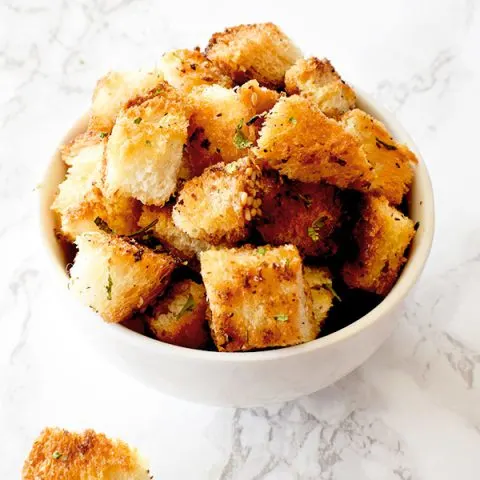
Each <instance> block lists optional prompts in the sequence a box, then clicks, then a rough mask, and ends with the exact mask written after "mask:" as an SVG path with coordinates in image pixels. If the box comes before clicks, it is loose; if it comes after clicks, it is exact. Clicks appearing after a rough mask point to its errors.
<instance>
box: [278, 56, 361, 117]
mask: <svg viewBox="0 0 480 480" xmlns="http://www.w3.org/2000/svg"><path fill="white" fill-rule="evenodd" d="M285 89H286V91H287V93H288V94H289V95H294V94H300V95H302V96H304V97H307V98H308V99H309V100H310V101H311V102H313V103H315V105H317V106H318V108H320V110H321V111H322V112H323V113H324V114H325V115H326V116H327V117H333V118H337V119H338V118H339V117H340V116H341V115H342V114H344V113H345V112H347V111H348V110H351V109H352V108H354V107H355V102H356V95H355V92H354V91H353V89H352V88H351V87H349V86H348V85H347V84H346V83H345V82H344V81H343V80H342V79H341V77H340V75H338V73H337V72H336V71H335V69H334V68H333V66H332V64H331V63H330V62H329V61H328V60H327V59H326V58H325V59H323V60H319V59H318V58H316V57H310V58H308V59H303V58H302V59H300V60H297V62H296V63H295V65H293V66H292V67H291V68H290V69H289V70H288V71H287V73H286V74H285Z"/></svg>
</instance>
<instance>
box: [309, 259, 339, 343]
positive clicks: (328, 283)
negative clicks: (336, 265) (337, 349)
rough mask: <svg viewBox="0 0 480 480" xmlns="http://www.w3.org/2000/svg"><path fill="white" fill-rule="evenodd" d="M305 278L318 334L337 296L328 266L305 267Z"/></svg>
mask: <svg viewBox="0 0 480 480" xmlns="http://www.w3.org/2000/svg"><path fill="white" fill-rule="evenodd" d="M303 278H304V280H305V288H306V289H307V290H308V291H309V293H310V297H311V301H312V312H313V318H314V321H315V326H316V330H317V336H318V333H320V329H321V327H322V324H323V323H324V322H325V320H326V318H327V315H328V311H329V310H330V308H331V306H332V304H333V297H334V296H335V294H334V290H333V287H332V275H331V273H330V271H329V270H328V268H324V267H305V268H304V272H303Z"/></svg>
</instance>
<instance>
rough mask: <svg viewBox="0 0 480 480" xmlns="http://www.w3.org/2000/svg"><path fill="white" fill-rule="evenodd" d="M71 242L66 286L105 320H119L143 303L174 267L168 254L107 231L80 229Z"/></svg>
mask: <svg viewBox="0 0 480 480" xmlns="http://www.w3.org/2000/svg"><path fill="white" fill-rule="evenodd" d="M75 244H76V245H77V248H78V253H77V255H76V257H75V260H74V263H73V266H72V268H71V269H70V289H71V290H72V291H73V292H74V293H75V294H77V295H78V297H79V298H80V300H81V301H82V302H83V303H85V304H86V305H88V306H90V307H91V308H92V309H94V310H95V311H97V312H98V313H99V314H100V315H101V316H102V317H103V319H104V320H105V321H107V322H112V323H118V322H122V321H123V320H126V319H127V318H128V317H130V316H131V315H132V314H133V313H134V312H136V311H142V310H143V309H144V308H145V307H147V306H148V304H149V303H150V302H151V301H152V300H153V299H154V298H155V297H157V296H158V295H160V294H161V293H162V292H163V291H164V289H165V287H166V285H167V284H168V282H169V280H170V274H171V273H172V271H173V269H174V267H175V262H174V260H173V259H172V257H170V256H169V255H166V254H164V253H157V252H154V251H152V250H150V249H148V248H146V247H144V246H142V245H139V244H137V243H136V242H135V241H133V240H130V239H128V238H123V237H115V236H113V235H109V234H107V233H97V232H92V233H84V234H82V235H79V236H78V237H77V238H76V241H75Z"/></svg>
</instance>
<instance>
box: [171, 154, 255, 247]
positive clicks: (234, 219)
mask: <svg viewBox="0 0 480 480" xmlns="http://www.w3.org/2000/svg"><path fill="white" fill-rule="evenodd" d="M260 175H261V171H260V169H259V168H258V166H257V165H256V164H255V163H254V162H253V161H252V160H250V159H249V158H248V157H245V158H243V159H240V160H238V161H236V162H233V163H230V164H228V165H225V164H223V163H218V164H216V165H214V166H212V167H209V168H207V170H205V172H203V173H202V175H200V176H199V177H195V178H192V179H191V180H189V181H188V182H186V183H185V185H184V186H183V188H182V190H181V191H180V193H179V195H178V198H177V202H176V204H175V207H174V208H173V215H172V216H173V221H174V223H175V225H176V226H177V227H178V228H179V229H180V230H182V231H184V232H185V233H186V234H187V235H189V236H190V237H192V238H197V239H199V240H203V241H205V242H208V243H210V244H212V245H219V244H229V245H230V244H234V243H236V242H238V241H240V240H243V239H245V238H246V237H247V235H248V233H249V230H250V225H251V223H252V220H253V219H255V217H256V216H258V215H260V213H261V210H260V209H259V207H260V199H259V198H258V189H257V185H258V183H259V179H260Z"/></svg>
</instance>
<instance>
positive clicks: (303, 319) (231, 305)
mask: <svg viewBox="0 0 480 480" xmlns="http://www.w3.org/2000/svg"><path fill="white" fill-rule="evenodd" d="M200 263H201V273H202V277H203V281H204V283H205V288H206V290H207V297H208V299H209V302H210V309H211V320H210V329H211V332H212V336H213V339H214V341H215V345H216V346H217V348H218V349H219V350H224V351H229V352H233V351H239V350H252V349H257V348H270V347H282V346H286V345H296V344H298V343H303V342H307V341H309V340H313V339H314V338H315V337H316V335H317V328H316V325H315V322H314V321H313V316H312V315H311V311H310V308H309V302H308V298H307V295H306V293H305V285H304V280H303V274H302V260H301V258H300V255H299V254H298V250H297V249H296V247H294V246H293V245H285V246H282V247H278V248H272V247H270V246H265V247H257V248H252V247H249V246H244V247H241V248H238V249H218V250H207V251H205V252H202V253H201V254H200ZM239 292H241V293H240V294H239Z"/></svg>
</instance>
